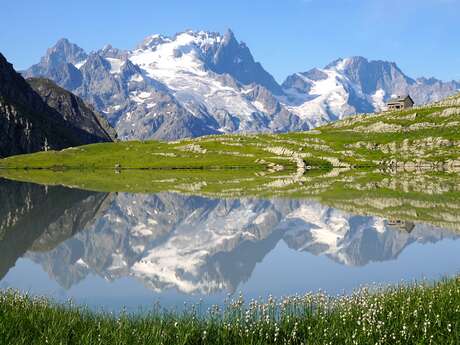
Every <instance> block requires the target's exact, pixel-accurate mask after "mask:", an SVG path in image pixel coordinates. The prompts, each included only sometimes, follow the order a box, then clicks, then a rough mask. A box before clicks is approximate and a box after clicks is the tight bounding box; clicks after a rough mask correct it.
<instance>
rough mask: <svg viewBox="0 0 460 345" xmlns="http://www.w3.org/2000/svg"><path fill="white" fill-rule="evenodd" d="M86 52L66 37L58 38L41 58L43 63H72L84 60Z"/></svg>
mask: <svg viewBox="0 0 460 345" xmlns="http://www.w3.org/2000/svg"><path fill="white" fill-rule="evenodd" d="M86 58H87V54H86V52H85V51H84V50H83V49H82V48H80V47H79V46H77V45H76V44H74V43H71V42H70V41H69V40H68V39H67V38H61V39H59V40H58V41H57V42H56V44H55V45H54V46H53V47H51V48H49V49H48V50H47V52H46V55H45V56H44V57H43V58H42V61H41V63H43V64H49V63H53V64H63V63H71V64H73V65H75V64H77V63H79V62H81V61H83V60H85V59H86Z"/></svg>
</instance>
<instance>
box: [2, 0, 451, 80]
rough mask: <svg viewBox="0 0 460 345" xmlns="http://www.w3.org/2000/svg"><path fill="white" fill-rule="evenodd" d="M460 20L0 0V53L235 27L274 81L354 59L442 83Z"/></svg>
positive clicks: (367, 4) (378, 7)
mask: <svg viewBox="0 0 460 345" xmlns="http://www.w3.org/2000/svg"><path fill="white" fill-rule="evenodd" d="M459 23H460V0H231V1H222V0H220V1H217V0H213V1H212V0H188V1H186V0H150V1H147V0H130V1H128V0H111V1H108V0H92V1H90V0H79V1H63V0H41V1H30V0H14V1H11V0H3V1H2V18H1V21H0V52H2V53H3V54H4V55H5V56H6V57H7V59H8V60H9V61H10V62H12V63H13V64H14V65H15V67H16V68H17V69H24V68H26V67H28V66H30V65H31V64H33V63H35V62H37V61H38V60H39V58H40V57H41V56H42V55H43V53H44V52H45V50H46V49H47V48H48V47H50V46H52V45H53V44H54V43H55V42H56V41H57V40H58V39H59V38H61V37H67V38H69V39H70V40H71V41H73V42H75V43H77V44H78V45H80V46H81V47H83V48H84V49H86V50H88V51H90V50H95V49H98V48H101V47H102V46H103V45H105V44H106V43H111V44H112V45H113V46H116V47H119V48H132V47H134V46H135V45H136V44H137V43H138V42H140V41H141V40H142V39H143V38H144V37H145V36H147V35H149V34H153V33H162V34H168V35H171V34H174V33H176V32H179V31H183V30H185V29H203V30H210V31H224V30H225V29H226V28H231V29H232V30H233V31H234V32H235V34H236V36H237V38H238V39H239V40H242V41H244V42H246V43H247V44H248V46H249V47H250V49H251V51H252V53H253V55H254V56H255V58H256V60H258V61H260V62H261V63H262V64H263V65H264V67H265V68H266V69H267V70H268V71H269V72H271V73H272V74H273V75H274V76H275V78H276V79H277V80H278V81H282V80H283V79H284V78H285V77H286V76H287V75H288V74H291V73H294V72H298V71H305V70H308V69H310V68H312V67H323V66H325V65H326V64H328V63H329V62H331V61H332V60H335V59H336V58H338V57H347V56H352V55H362V56H365V57H368V58H371V59H382V60H389V61H395V62H397V63H398V65H399V66H400V67H401V69H402V70H403V71H404V72H405V73H406V74H408V75H409V76H412V77H418V76H427V77H428V76H435V77H437V78H441V79H445V80H448V79H460V44H459V37H460V25H459Z"/></svg>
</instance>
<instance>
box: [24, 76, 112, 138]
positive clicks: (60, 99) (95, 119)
mask: <svg viewBox="0 0 460 345" xmlns="http://www.w3.org/2000/svg"><path fill="white" fill-rule="evenodd" d="M27 82H28V83H29V85H30V86H32V88H33V89H34V91H35V92H37V93H38V94H39V95H40V97H41V98H42V100H43V101H44V102H45V103H46V104H47V105H48V106H49V107H50V108H52V109H54V110H55V111H57V112H58V113H59V114H61V116H62V118H63V119H64V120H65V121H66V122H68V123H71V124H73V125H74V127H76V128H78V129H80V130H82V131H83V132H86V133H88V139H87V140H88V141H89V140H91V137H93V136H95V137H98V138H101V139H102V140H103V139H105V140H106V141H112V140H114V139H116V137H117V133H116V131H115V129H113V127H112V126H110V124H109V123H108V121H107V119H106V118H105V117H103V116H102V115H100V114H99V113H98V112H96V111H95V110H94V109H93V108H92V107H91V106H89V105H87V104H85V103H84V102H83V101H82V100H81V98H79V97H77V96H75V95H74V94H73V93H71V92H69V91H66V90H64V89H62V88H61V87H59V86H57V85H56V84H55V83H54V82H52V81H51V80H49V79H44V78H30V79H27Z"/></svg>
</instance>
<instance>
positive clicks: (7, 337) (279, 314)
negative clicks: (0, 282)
mask: <svg viewBox="0 0 460 345" xmlns="http://www.w3.org/2000/svg"><path fill="white" fill-rule="evenodd" d="M0 339H1V341H2V343H3V344H11V345H13V344H79V345H84V344H88V345H89V344H130V345H131V344H143V345H145V344H171V345H172V344H184V345H185V344H193V345H195V344H213V345H215V344H222V345H223V344H264V345H265V344H298V345H300V344H341V345H346V344H350V345H351V344H392V345H393V344H443V345H449V344H450V345H454V344H455V345H456V344H459V343H460V278H453V279H450V280H443V281H441V282H438V283H436V284H434V285H427V284H414V285H410V286H397V287H387V288H380V289H377V290H372V292H370V291H369V290H368V289H362V290H360V291H358V292H356V293H354V294H353V295H351V296H339V297H330V296H326V295H323V294H306V295H304V296H295V297H289V298H284V299H281V300H276V299H273V298H269V299H268V300H266V301H258V300H257V301H254V300H253V301H248V302H246V303H245V302H244V301H243V299H242V297H240V298H237V299H236V300H232V301H229V302H228V303H227V304H226V306H225V307H223V308H222V307H218V306H215V307H212V308H210V309H209V310H208V311H207V312H206V311H201V312H200V308H199V306H198V307H192V308H190V309H188V310H187V311H186V312H184V313H182V314H174V313H167V312H164V311H163V312H160V311H152V312H150V313H149V314H146V315H128V314H122V315H120V316H114V315H110V314H103V313H92V312H89V311H87V310H84V309H81V308H76V307H72V306H69V305H58V304H54V303H53V302H50V301H48V300H46V299H43V298H32V297H29V296H23V295H20V294H17V293H15V292H12V291H7V292H3V293H1V294H0Z"/></svg>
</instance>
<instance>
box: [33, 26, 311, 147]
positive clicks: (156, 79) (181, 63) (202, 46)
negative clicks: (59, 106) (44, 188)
mask: <svg viewBox="0 0 460 345" xmlns="http://www.w3.org/2000/svg"><path fill="white" fill-rule="evenodd" d="M57 51H59V52H60V54H58V53H57ZM76 51H78V52H80V51H79V50H77V49H76V48H74V45H72V44H71V43H70V42H68V41H67V40H60V41H59V42H58V44H57V45H56V46H55V47H53V48H51V49H49V50H48V53H47V55H46V56H45V57H44V58H43V59H42V60H41V62H40V63H39V64H38V65H35V66H33V67H31V68H30V69H29V70H28V71H26V72H25V75H26V76H37V75H39V76H46V77H49V78H52V79H54V80H55V81H56V82H58V83H60V84H62V85H65V86H66V87H68V88H70V89H71V90H72V91H74V92H75V93H77V94H78V95H80V96H81V97H83V98H84V99H86V100H87V101H89V102H91V103H93V104H94V105H95V106H96V108H97V109H98V110H100V111H101V112H103V113H105V114H106V116H107V117H108V119H109V121H110V122H111V123H112V124H113V125H114V126H115V127H116V128H117V131H118V135H119V138H121V139H133V138H140V139H147V138H156V139H177V138H183V137H195V136H200V135H205V134H217V133H229V132H256V131H257V132H264V131H265V132H266V131H269V132H273V131H274V132H280V131H288V130H294V129H306V128H308V125H307V124H306V123H305V122H301V121H300V119H299V118H298V117H297V116H296V115H293V114H292V113H290V112H289V111H288V110H287V109H286V108H285V107H284V106H283V105H282V104H281V103H280V102H279V101H278V100H277V99H276V97H275V96H274V95H281V94H282V89H281V87H280V86H279V85H278V83H277V82H276V81H275V80H274V78H273V77H272V76H271V75H270V74H269V73H267V72H266V71H265V70H264V69H263V67H262V66H261V65H260V64H259V63H257V62H255V61H254V59H253V57H252V55H251V53H250V51H249V49H248V48H247V47H246V45H245V44H244V43H238V42H237V41H236V39H235V36H234V34H233V33H232V32H231V31H228V32H227V33H226V34H225V35H221V34H218V33H208V32H191V31H187V32H183V33H180V34H177V35H176V36H174V37H171V38H170V37H164V36H160V35H153V36H150V37H147V38H146V39H145V40H144V41H143V42H142V43H141V44H140V45H139V46H138V47H137V48H136V49H134V50H132V51H121V50H118V49H114V48H112V47H110V46H107V47H105V48H104V49H102V50H99V51H97V52H94V53H91V54H89V55H85V54H83V53H81V54H76V53H75V52H76ZM55 56H58V58H55ZM66 57H68V58H66ZM56 71H59V72H56Z"/></svg>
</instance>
